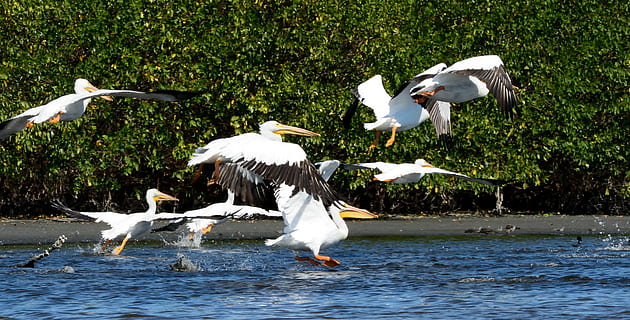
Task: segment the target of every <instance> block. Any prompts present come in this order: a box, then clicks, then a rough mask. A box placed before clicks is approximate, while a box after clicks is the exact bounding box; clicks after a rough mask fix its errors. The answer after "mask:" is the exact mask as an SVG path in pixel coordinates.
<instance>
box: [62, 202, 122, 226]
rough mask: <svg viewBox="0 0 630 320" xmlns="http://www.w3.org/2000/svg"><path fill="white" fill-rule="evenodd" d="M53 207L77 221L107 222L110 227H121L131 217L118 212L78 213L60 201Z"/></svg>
mask: <svg viewBox="0 0 630 320" xmlns="http://www.w3.org/2000/svg"><path fill="white" fill-rule="evenodd" d="M52 206H53V207H54V208H56V209H58V210H60V211H62V212H63V213H65V214H67V215H68V216H71V217H73V218H77V219H83V220H88V221H93V222H105V223H107V224H108V225H110V226H115V225H119V224H120V222H121V221H124V220H127V219H128V218H129V216H130V215H127V214H121V213H116V212H85V211H76V210H72V209H70V208H68V207H67V206H65V205H64V204H62V203H61V202H59V201H54V202H53V203H52Z"/></svg>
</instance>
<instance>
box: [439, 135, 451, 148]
mask: <svg viewBox="0 0 630 320" xmlns="http://www.w3.org/2000/svg"><path fill="white" fill-rule="evenodd" d="M438 140H439V141H440V146H441V147H442V148H444V149H446V150H448V149H450V148H451V147H452V146H453V143H454V142H453V136H452V135H450V134H448V133H441V134H438Z"/></svg>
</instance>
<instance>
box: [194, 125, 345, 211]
mask: <svg viewBox="0 0 630 320" xmlns="http://www.w3.org/2000/svg"><path fill="white" fill-rule="evenodd" d="M282 134H297V135H302V136H319V134H317V133H314V132H312V131H309V130H306V129H302V128H297V127H291V126H287V125H283V124H280V123H278V122H276V121H267V122H265V123H263V124H262V125H260V134H257V133H245V134H241V135H238V136H234V137H230V138H223V139H217V140H213V141H211V142H210V143H208V144H207V145H206V146H204V147H202V148H198V149H197V150H195V152H194V153H193V156H192V158H191V159H190V161H188V165H189V166H195V165H201V164H204V163H210V164H214V174H213V180H212V182H216V183H218V184H219V185H221V187H223V188H224V189H228V190H231V191H232V192H234V193H235V194H237V195H238V196H239V197H241V198H242V199H243V200H244V201H245V202H247V203H255V202H257V201H258V200H259V199H262V198H265V197H266V196H267V194H266V192H271V190H272V188H273V187H275V186H278V185H280V184H282V183H284V184H286V185H289V186H295V187H296V189H295V192H298V191H306V192H308V193H309V194H312V195H313V196H314V197H315V199H323V200H324V203H325V204H330V203H331V202H332V201H334V200H336V199H337V196H336V195H335V193H334V192H333V191H332V190H331V189H330V187H329V186H328V183H326V181H325V180H324V179H323V178H322V177H321V176H320V174H319V173H318V172H317V169H316V168H315V166H314V165H313V164H312V163H311V162H310V161H309V160H308V158H307V157H306V153H305V152H304V150H302V148H301V147H300V146H299V145H297V144H293V143H288V142H282V137H281V135H282Z"/></svg>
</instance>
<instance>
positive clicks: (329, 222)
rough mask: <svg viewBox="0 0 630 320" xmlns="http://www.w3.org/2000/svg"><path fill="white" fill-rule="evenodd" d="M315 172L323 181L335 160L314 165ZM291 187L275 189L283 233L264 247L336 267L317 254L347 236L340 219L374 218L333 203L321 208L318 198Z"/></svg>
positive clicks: (335, 164)
mask: <svg viewBox="0 0 630 320" xmlns="http://www.w3.org/2000/svg"><path fill="white" fill-rule="evenodd" d="M318 165H319V171H320V174H321V175H322V177H323V178H324V179H325V180H328V178H330V176H331V175H332V173H333V172H334V171H335V170H336V169H337V167H338V166H339V161H336V160H329V161H324V162H321V163H318ZM294 189H295V187H294V186H290V185H286V184H281V185H279V186H278V187H277V188H276V189H275V197H276V201H277V204H278V210H279V211H280V212H282V218H283V220H284V230H283V234H282V235H281V236H280V237H278V238H276V239H268V240H266V241H265V244H266V245H267V246H279V247H283V248H287V249H291V250H293V251H294V252H295V259H296V260H299V261H308V262H310V263H311V264H313V265H319V264H322V265H325V266H328V267H334V266H337V265H339V264H340V262H339V261H338V260H336V259H333V258H331V257H329V256H324V255H320V250H323V249H326V248H328V247H330V246H332V245H334V244H336V243H338V242H339V241H341V240H344V239H346V238H347V237H348V226H347V225H346V223H345V221H344V220H343V219H344V218H356V219H373V218H376V217H377V215H375V214H373V213H371V212H369V211H367V210H363V209H359V208H356V207H353V206H351V205H348V204H346V203H345V202H343V201H340V200H336V201H334V202H332V203H331V204H329V205H325V204H324V203H323V201H322V200H321V199H320V200H318V199H315V198H314V197H313V195H311V194H308V193H307V192H304V191H298V192H297V193H295V192H294ZM299 251H310V252H311V253H312V254H313V258H314V259H313V258H311V257H303V256H300V255H299Z"/></svg>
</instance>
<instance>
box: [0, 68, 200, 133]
mask: <svg viewBox="0 0 630 320" xmlns="http://www.w3.org/2000/svg"><path fill="white" fill-rule="evenodd" d="M74 91H75V93H73V94H67V95H65V96H61V97H59V98H57V99H55V100H52V101H50V102H48V103H47V104H44V105H41V106H39V107H35V108H31V109H28V110H26V111H24V112H22V113H21V114H19V115H17V116H15V117H13V118H10V119H8V120H5V121H4V122H2V123H0V140H2V139H5V138H7V137H8V136H10V135H12V134H14V133H17V132H19V131H21V130H22V129H24V128H28V127H31V126H33V125H34V124H37V123H42V122H46V121H48V122H51V123H57V122H59V121H73V120H76V119H78V118H80V117H81V116H82V115H83V114H84V113H85V109H86V107H87V105H88V104H89V103H90V101H91V99H92V98H94V97H101V98H103V99H106V100H109V101H112V100H113V99H112V97H113V96H115V97H127V98H137V99H146V100H162V101H180V100H182V99H187V98H190V97H192V96H194V95H197V94H199V93H191V92H180V91H175V90H162V91H155V92H141V91H133V90H101V89H98V88H96V87H95V86H93V85H92V84H91V83H90V82H89V81H87V80H85V79H77V80H76V81H75V82H74Z"/></svg>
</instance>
